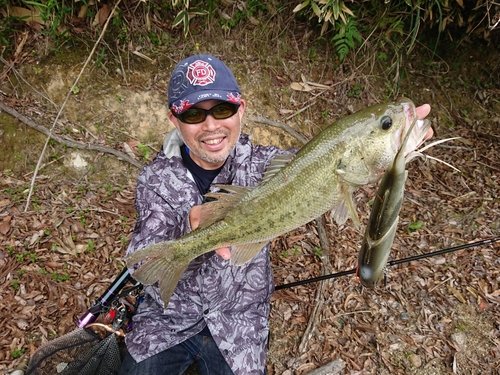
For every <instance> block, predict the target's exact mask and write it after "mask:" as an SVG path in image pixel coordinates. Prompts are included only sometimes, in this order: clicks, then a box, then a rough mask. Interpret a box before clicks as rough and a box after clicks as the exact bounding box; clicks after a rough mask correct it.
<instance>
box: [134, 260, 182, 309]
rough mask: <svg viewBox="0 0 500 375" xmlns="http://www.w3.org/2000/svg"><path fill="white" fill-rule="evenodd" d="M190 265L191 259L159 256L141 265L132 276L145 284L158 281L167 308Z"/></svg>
mask: <svg viewBox="0 0 500 375" xmlns="http://www.w3.org/2000/svg"><path fill="white" fill-rule="evenodd" d="M188 265H189V261H187V262H186V261H179V260H175V259H174V260H172V259H170V258H169V257H167V256H158V257H156V258H153V259H150V260H149V261H148V262H146V263H144V264H143V265H141V266H140V267H139V268H138V269H137V270H136V271H135V272H134V273H133V275H132V277H133V278H134V279H135V280H137V281H139V282H140V283H142V284H144V285H151V284H154V283H155V282H157V281H158V287H159V288H160V294H161V299H162V301H163V303H164V307H165V308H166V307H167V305H168V301H169V300H170V297H172V294H173V293H174V290H175V288H176V286H177V283H178V282H179V279H180V278H181V276H182V274H183V273H184V271H185V270H186V268H187V266H188Z"/></svg>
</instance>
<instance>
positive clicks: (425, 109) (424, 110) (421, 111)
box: [415, 104, 431, 120]
mask: <svg viewBox="0 0 500 375" xmlns="http://www.w3.org/2000/svg"><path fill="white" fill-rule="evenodd" d="M415 110H416V112H417V117H418V119H419V120H423V119H424V118H425V117H426V116H427V115H428V114H429V113H430V111H431V106H430V105H429V104H422V105H421V106H420V107H417V108H416V109H415Z"/></svg>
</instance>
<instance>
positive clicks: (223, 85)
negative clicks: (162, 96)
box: [168, 55, 241, 114]
mask: <svg viewBox="0 0 500 375" xmlns="http://www.w3.org/2000/svg"><path fill="white" fill-rule="evenodd" d="M210 99H216V100H223V101H226V102H231V103H234V104H241V91H240V87H239V86H238V83H237V82H236V78H235V77H234V74H233V72H231V70H230V69H229V68H228V67H227V66H226V65H225V64H224V63H223V62H222V61H220V60H219V59H218V58H217V57H214V56H211V55H194V56H191V57H188V58H187V59H184V60H182V61H181V62H180V63H179V64H177V65H176V67H175V68H174V71H173V72H172V75H171V76H170V81H169V82H168V106H169V108H170V109H171V110H172V111H173V112H175V113H176V114H181V113H182V112H184V111H185V110H187V109H188V108H190V107H192V106H194V105H195V104H197V103H199V102H202V101H204V100H210Z"/></svg>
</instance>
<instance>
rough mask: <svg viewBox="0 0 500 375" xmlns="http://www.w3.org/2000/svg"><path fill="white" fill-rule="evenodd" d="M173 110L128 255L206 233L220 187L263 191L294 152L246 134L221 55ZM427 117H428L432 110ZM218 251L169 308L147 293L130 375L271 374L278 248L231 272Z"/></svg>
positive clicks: (131, 343)
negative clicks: (202, 227)
mask: <svg viewBox="0 0 500 375" xmlns="http://www.w3.org/2000/svg"><path fill="white" fill-rule="evenodd" d="M168 104H169V107H170V110H171V112H170V114H169V117H170V120H171V121H172V122H173V124H174V125H175V129H174V131H172V132H171V133H169V134H168V135H167V137H166V139H165V142H164V144H163V148H162V150H161V151H160V153H159V154H158V156H157V157H156V158H155V160H154V161H153V162H152V163H151V164H149V165H148V166H146V167H145V168H144V169H143V171H142V172H141V174H140V175H139V178H138V182H137V195H136V208H137V211H138V215H139V216H138V220H137V224H136V227H135V230H134V235H133V237H132V240H131V243H130V245H129V248H128V250H127V254H130V253H132V252H134V251H136V250H139V249H141V248H143V247H146V246H148V245H150V244H153V243H156V242H160V241H165V240H171V239H175V238H178V237H180V236H182V235H184V234H186V233H188V232H189V231H191V230H192V229H194V228H196V226H198V223H199V217H200V206H201V204H202V203H203V195H204V194H206V193H207V192H208V191H210V190H211V189H212V188H211V187H210V186H211V184H215V183H217V184H231V185H239V186H255V185H257V184H258V183H259V182H260V181H261V179H262V175H263V173H264V171H265V169H266V167H267V166H268V165H269V163H270V161H271V159H272V158H273V157H274V156H275V155H276V154H284V153H286V151H283V150H280V149H278V148H276V147H264V146H256V145H252V144H251V143H250V138H249V136H248V135H245V134H241V119H242V117H243V114H244V111H245V107H246V102H245V100H244V99H243V98H242V97H241V92H240V88H239V86H238V83H237V82H236V79H235V78H234V75H233V73H232V72H231V71H230V70H229V68H228V67H227V66H226V65H224V63H222V62H221V61H220V60H219V59H217V58H215V57H213V56H209V55H198V56H192V57H189V58H187V59H185V60H183V61H181V62H180V63H179V64H178V65H177V66H176V67H175V69H174V71H173V73H172V76H171V78H170V81H169V85H168ZM418 110H419V117H420V118H424V117H425V116H426V115H427V114H428V113H429V111H430V107H429V106H428V105H425V106H422V107H419V109H418ZM215 253H216V254H214V252H210V253H206V254H203V255H201V256H200V257H198V258H196V259H194V260H193V261H192V262H191V263H190V265H189V266H188V268H187V270H186V271H185V273H184V274H183V276H182V277H181V279H180V281H179V283H178V285H177V287H176V290H175V292H174V294H173V296H172V297H171V299H170V301H169V304H168V306H164V305H163V302H162V300H161V298H160V293H159V290H158V288H157V287H156V286H148V287H146V288H145V291H146V298H145V301H144V302H143V303H142V304H141V305H140V306H139V308H138V312H137V314H136V315H135V316H134V318H133V330H132V331H131V332H129V333H128V334H127V336H126V344H127V349H128V353H127V355H126V356H125V359H124V361H123V364H122V367H121V369H120V374H121V375H148V374H151V375H153V374H155V375H162V374H165V375H167V374H168V375H171V374H182V373H183V372H184V371H185V370H186V369H187V368H188V366H189V365H190V364H191V363H193V362H194V361H196V362H197V363H198V370H199V372H200V374H236V375H243V374H260V375H261V374H264V373H265V361H266V348H267V339H268V332H269V327H268V317H269V309H270V303H269V301H270V297H271V294H272V292H273V290H274V281H273V277H272V273H271V266H270V259H269V258H270V257H269V244H268V245H266V246H265V247H264V248H263V249H262V250H261V251H260V252H259V253H258V254H257V255H256V256H255V257H254V258H253V259H252V260H251V261H249V262H248V263H246V264H244V265H242V266H230V265H229V261H228V260H229V258H230V256H231V254H230V249H228V248H222V249H217V250H216V251H215ZM131 271H132V272H133V269H132V270H131Z"/></svg>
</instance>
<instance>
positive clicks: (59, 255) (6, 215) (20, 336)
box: [0, 173, 135, 373]
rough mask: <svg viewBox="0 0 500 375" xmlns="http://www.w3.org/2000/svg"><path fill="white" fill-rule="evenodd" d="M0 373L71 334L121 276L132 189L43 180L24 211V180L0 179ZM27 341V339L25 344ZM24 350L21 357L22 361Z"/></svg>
mask: <svg viewBox="0 0 500 375" xmlns="http://www.w3.org/2000/svg"><path fill="white" fill-rule="evenodd" d="M0 181H1V183H2V185H1V187H0V249H1V250H0V303H1V306H2V314H0V373H3V372H4V371H6V370H7V369H10V370H12V369H13V368H14V367H15V366H16V364H17V363H18V362H19V361H20V360H22V357H20V358H18V359H15V360H14V361H12V359H13V358H12V357H11V353H12V351H13V350H14V349H13V348H17V349H19V350H20V349H22V348H24V349H25V350H26V349H27V348H28V346H30V345H33V347H34V348H36V347H38V346H40V345H42V344H43V343H45V342H47V341H48V340H50V339H52V338H53V337H54V336H59V335H62V334H64V333H66V332H68V331H70V330H73V329H75V327H76V320H77V319H78V318H79V317H80V315H81V314H82V313H83V312H85V311H86V310H87V309H88V308H89V306H90V304H91V302H92V301H93V300H94V299H95V298H97V297H98V296H99V295H100V294H101V293H102V292H103V291H104V290H105V288H106V287H107V286H108V285H109V284H110V283H111V281H112V280H113V279H114V277H116V275H118V274H119V272H120V268H119V267H120V265H122V264H123V260H122V257H123V256H124V254H125V247H126V245H127V243H128V239H129V238H130V234H131V232H132V229H133V225H134V216H135V215H134V213H135V209H134V205H133V203H134V191H135V187H134V186H125V187H124V186H112V185H110V184H102V185H92V184H83V185H79V184H76V183H73V182H58V183H51V182H49V181H47V180H43V179H40V180H39V181H38V182H37V188H36V191H35V198H36V199H35V202H36V206H34V208H36V209H34V210H33V211H30V212H27V213H24V212H22V211H21V210H20V209H19V208H18V206H19V207H23V202H24V200H25V197H26V191H25V190H24V189H23V188H22V187H23V186H24V184H26V183H28V181H19V180H15V179H12V178H10V177H7V176H5V175H3V174H1V173H0ZM27 338H29V339H27ZM28 354H29V352H28V351H26V355H28Z"/></svg>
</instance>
